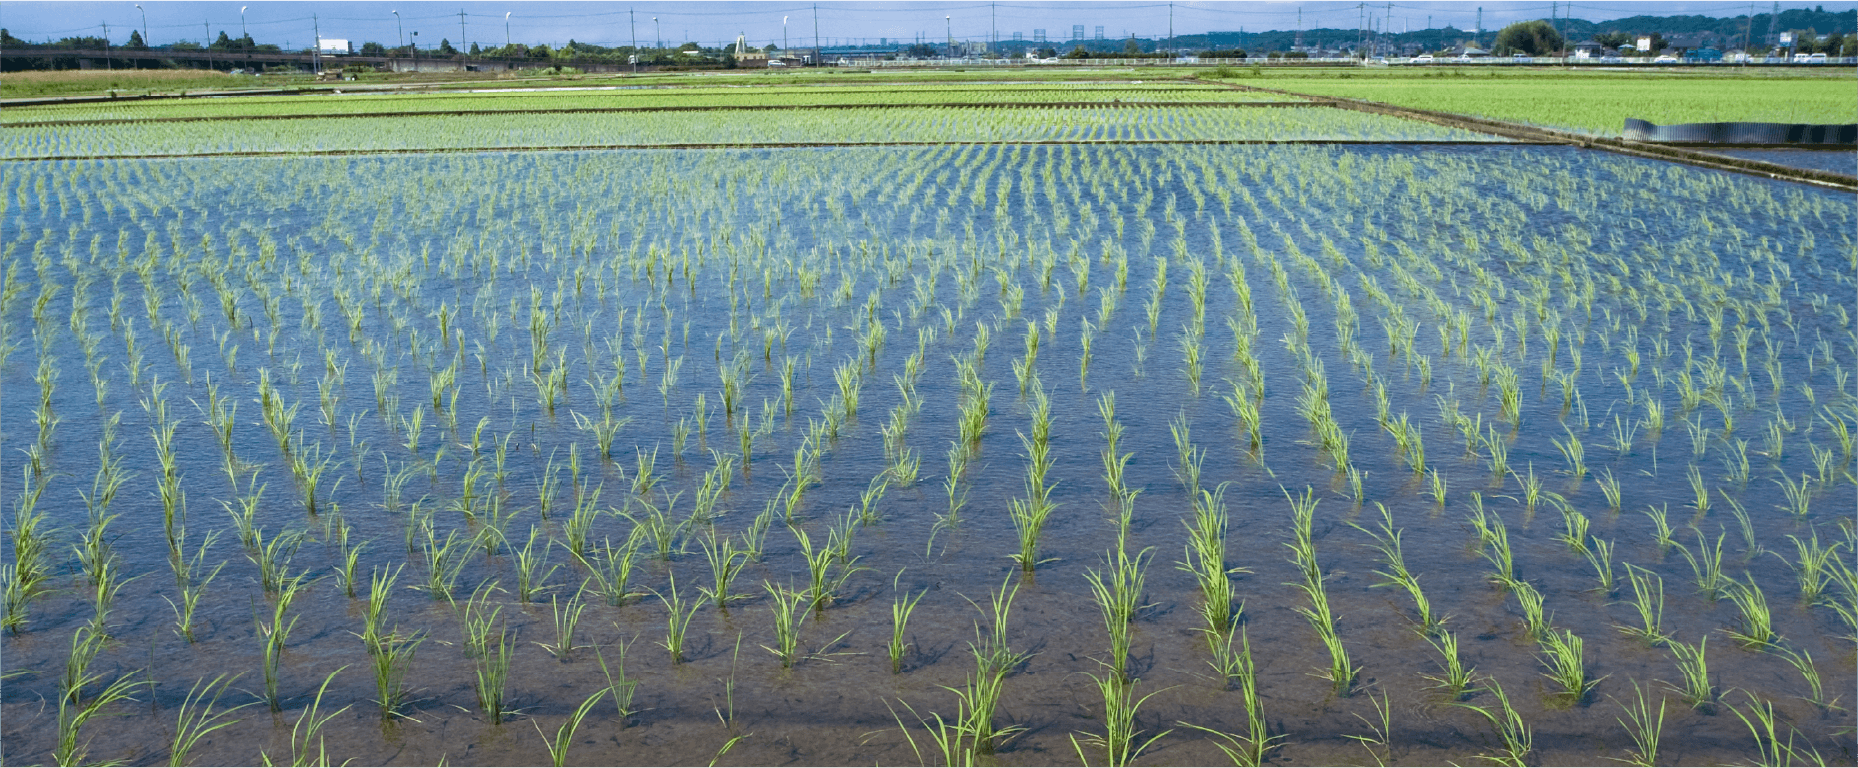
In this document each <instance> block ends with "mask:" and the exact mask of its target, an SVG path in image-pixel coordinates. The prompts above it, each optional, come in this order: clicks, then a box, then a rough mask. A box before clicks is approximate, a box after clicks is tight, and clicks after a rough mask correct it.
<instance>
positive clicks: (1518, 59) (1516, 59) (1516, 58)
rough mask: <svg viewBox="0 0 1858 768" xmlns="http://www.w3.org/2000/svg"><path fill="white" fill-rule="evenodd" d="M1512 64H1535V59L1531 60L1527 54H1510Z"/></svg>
mask: <svg viewBox="0 0 1858 768" xmlns="http://www.w3.org/2000/svg"><path fill="white" fill-rule="evenodd" d="M1510 63H1512V64H1534V63H1535V59H1532V58H1529V54H1526V53H1512V54H1510Z"/></svg>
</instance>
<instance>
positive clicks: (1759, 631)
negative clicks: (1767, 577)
mask: <svg viewBox="0 0 1858 768" xmlns="http://www.w3.org/2000/svg"><path fill="white" fill-rule="evenodd" d="M1724 592H1725V593H1727V594H1728V596H1729V601H1730V602H1732V603H1734V604H1735V607H1736V609H1737V610H1738V611H1740V612H1741V614H1742V616H1741V621H1740V624H1741V628H1740V629H1736V630H1730V631H1729V636H1730V637H1733V638H1735V639H1736V640H1737V641H1739V642H1741V643H1742V644H1743V645H1745V646H1751V647H1765V646H1767V645H1769V644H1771V643H1773V642H1774V641H1775V639H1776V636H1775V634H1774V618H1773V616H1772V615H1770V613H1769V612H1768V599H1767V597H1766V596H1765V595H1763V594H1762V593H1761V585H1759V584H1757V583H1755V577H1754V576H1753V575H1752V574H1751V575H1750V576H1749V577H1748V582H1747V583H1746V584H1744V583H1742V582H1740V581H1737V580H1735V579H1730V580H1729V586H1728V587H1727V588H1726V589H1724Z"/></svg>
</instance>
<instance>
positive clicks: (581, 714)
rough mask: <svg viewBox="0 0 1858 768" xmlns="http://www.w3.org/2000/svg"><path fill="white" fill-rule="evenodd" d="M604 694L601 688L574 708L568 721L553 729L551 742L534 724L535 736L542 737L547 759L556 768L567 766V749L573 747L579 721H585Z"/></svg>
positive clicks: (539, 727) (604, 690)
mask: <svg viewBox="0 0 1858 768" xmlns="http://www.w3.org/2000/svg"><path fill="white" fill-rule="evenodd" d="M606 694H607V692H606V689H604V688H603V689H601V690H599V691H596V692H595V693H594V695H592V696H589V697H587V700H586V701H583V702H581V705H580V706H578V707H575V708H574V712H573V714H570V715H568V719H567V720H566V721H565V722H563V723H562V724H561V727H559V728H556V729H555V738H554V739H553V740H551V739H549V738H548V734H547V733H544V732H543V731H542V724H541V723H539V722H538V723H535V732H536V735H538V736H541V737H542V744H543V746H546V747H548V759H549V760H550V761H552V762H553V763H554V765H555V766H556V768H560V767H561V766H564V765H567V764H568V747H570V746H573V745H574V733H575V732H576V731H578V730H580V728H581V721H583V720H586V719H587V713H589V712H592V711H593V708H594V705H595V704H598V703H600V699H601V697H603V696H605V695H606Z"/></svg>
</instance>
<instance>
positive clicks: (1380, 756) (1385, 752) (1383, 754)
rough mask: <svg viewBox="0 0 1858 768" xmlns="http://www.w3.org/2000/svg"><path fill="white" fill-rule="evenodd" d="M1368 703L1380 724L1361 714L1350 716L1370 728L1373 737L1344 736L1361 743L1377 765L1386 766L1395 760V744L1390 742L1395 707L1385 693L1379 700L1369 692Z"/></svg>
mask: <svg viewBox="0 0 1858 768" xmlns="http://www.w3.org/2000/svg"><path fill="white" fill-rule="evenodd" d="M1368 703H1370V704H1372V705H1374V714H1375V716H1376V717H1375V719H1377V720H1379V721H1380V722H1379V723H1378V724H1377V723H1375V722H1374V721H1373V720H1369V719H1367V718H1365V717H1362V716H1361V715H1360V713H1352V712H1351V713H1350V714H1353V715H1354V716H1355V719H1356V720H1360V721H1361V722H1362V723H1363V724H1364V725H1366V726H1368V730H1369V732H1370V733H1372V734H1373V735H1372V736H1361V735H1358V734H1344V737H1345V738H1348V739H1352V740H1354V741H1358V742H1361V747H1362V749H1366V750H1367V751H1368V756H1369V757H1372V758H1374V764H1375V765H1386V764H1387V761H1388V760H1391V759H1393V744H1392V742H1391V740H1390V739H1391V734H1392V732H1393V707H1392V705H1391V704H1390V702H1389V700H1388V696H1387V693H1386V692H1384V691H1383V692H1382V693H1381V697H1380V698H1378V699H1377V698H1374V694H1373V693H1372V692H1369V693H1368ZM1376 747H1378V748H1379V751H1375V748H1376Z"/></svg>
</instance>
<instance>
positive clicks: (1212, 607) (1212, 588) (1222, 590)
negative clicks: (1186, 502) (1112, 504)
mask: <svg viewBox="0 0 1858 768" xmlns="http://www.w3.org/2000/svg"><path fill="white" fill-rule="evenodd" d="M1225 490H1226V486H1225V485H1224V484H1221V485H1220V487H1219V488H1217V489H1215V490H1213V491H1206V490H1204V489H1203V490H1201V491H1200V492H1199V498H1197V499H1195V501H1194V520H1193V522H1191V523H1187V524H1186V525H1187V530H1188V536H1187V545H1186V548H1185V557H1184V558H1183V559H1182V560H1181V562H1180V563H1179V566H1178V567H1179V568H1180V569H1181V570H1183V571H1187V572H1188V573H1192V574H1193V575H1194V580H1195V581H1196V582H1198V583H1199V585H1200V597H1201V603H1200V616H1201V618H1203V619H1205V620H1206V624H1207V627H1208V628H1209V629H1210V630H1211V631H1214V632H1221V633H1223V632H1224V631H1225V630H1226V628H1227V627H1230V626H1231V625H1232V617H1233V612H1232V601H1233V594H1232V578H1231V576H1232V574H1234V573H1241V572H1244V570H1245V569H1243V568H1227V567H1226V526H1227V514H1226V505H1225V502H1224V501H1223V496H1224V495H1225ZM1125 500H1126V501H1127V502H1129V503H1128V504H1126V505H1124V506H1125V513H1124V517H1123V520H1122V521H1121V522H1119V524H1118V528H1119V530H1120V531H1121V533H1120V534H1119V536H1118V540H1119V541H1121V540H1123V539H1127V538H1128V533H1127V532H1128V517H1129V516H1130V513H1132V512H1133V509H1130V507H1133V502H1134V498H1133V497H1125ZM1118 558H1119V560H1126V556H1124V555H1122V554H1119V555H1118ZM1137 559H1138V560H1139V559H1140V556H1138V557H1137ZM1137 591H1138V592H1139V591H1140V590H1137ZM1129 608H1130V609H1131V610H1129V611H1128V612H1127V615H1128V616H1130V617H1133V615H1134V610H1133V608H1134V606H1133V605H1131V606H1129Z"/></svg>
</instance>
